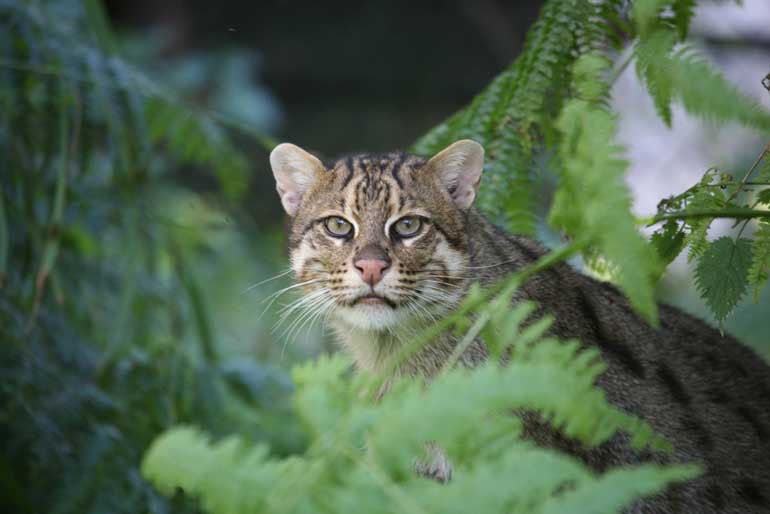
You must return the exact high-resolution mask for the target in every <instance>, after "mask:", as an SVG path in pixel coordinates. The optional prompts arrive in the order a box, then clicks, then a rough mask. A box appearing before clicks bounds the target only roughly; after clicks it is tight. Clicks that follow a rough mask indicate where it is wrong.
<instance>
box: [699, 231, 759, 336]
mask: <svg viewBox="0 0 770 514" xmlns="http://www.w3.org/2000/svg"><path fill="white" fill-rule="evenodd" d="M751 258H752V257H751V241H749V240H748V239H738V240H737V241H733V240H732V238H730V237H728V236H723V237H720V238H719V239H717V240H716V241H714V242H713V243H711V245H710V246H709V247H708V249H707V250H706V251H705V252H704V253H703V255H701V256H700V259H699V261H698V265H697V267H696V268H695V285H696V287H697V288H698V292H700V294H701V296H702V297H703V298H704V299H705V300H706V304H707V305H708V306H709V308H710V309H711V312H712V313H713V314H714V317H715V318H716V319H717V321H719V322H720V323H721V322H723V321H724V320H725V318H727V316H728V315H729V314H730V313H731V312H732V310H733V309H734V308H735V305H736V304H737V303H738V300H740V299H741V297H742V296H743V294H744V293H745V292H746V284H747V280H748V272H749V268H750V266H751Z"/></svg>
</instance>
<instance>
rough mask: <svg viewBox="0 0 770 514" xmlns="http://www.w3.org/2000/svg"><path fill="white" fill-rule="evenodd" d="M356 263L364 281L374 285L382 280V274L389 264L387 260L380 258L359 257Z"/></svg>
mask: <svg viewBox="0 0 770 514" xmlns="http://www.w3.org/2000/svg"><path fill="white" fill-rule="evenodd" d="M354 264H355V266H356V269H357V270H358V273H360V274H361V278H362V279H364V282H366V283H367V284H369V285H370V286H372V287H374V286H375V284H377V282H379V281H380V280H382V275H384V274H385V270H386V269H388V266H389V264H388V263H387V262H385V261H381V260H380V259H359V260H357V261H356V262H355V263H354Z"/></svg>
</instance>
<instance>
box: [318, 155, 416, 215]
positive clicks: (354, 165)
mask: <svg viewBox="0 0 770 514" xmlns="http://www.w3.org/2000/svg"><path fill="white" fill-rule="evenodd" d="M416 161H417V160H416V159H415V158H413V157H410V156H407V155H406V154H391V155H385V156H373V155H361V156H354V157H353V156H351V157H347V158H345V159H341V160H340V161H338V162H337V163H336V164H335V166H334V168H333V169H334V172H335V174H337V175H338V176H339V177H341V188H340V189H341V191H342V192H343V195H342V200H341V205H340V207H342V208H343V209H344V208H345V207H349V208H350V209H351V210H353V211H354V212H356V213H357V214H359V215H361V214H363V213H364V212H371V211H373V210H375V209H376V210H383V208H384V209H387V211H392V210H396V209H398V208H400V207H401V206H403V202H404V193H403V188H404V184H405V183H408V182H409V181H411V171H412V166H413V165H414V164H417V162H416Z"/></svg>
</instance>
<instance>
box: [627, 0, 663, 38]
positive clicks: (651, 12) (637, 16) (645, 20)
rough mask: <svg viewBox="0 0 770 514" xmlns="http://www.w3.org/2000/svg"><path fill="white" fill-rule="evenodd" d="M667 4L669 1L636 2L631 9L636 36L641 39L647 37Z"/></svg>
mask: <svg viewBox="0 0 770 514" xmlns="http://www.w3.org/2000/svg"><path fill="white" fill-rule="evenodd" d="M668 3H670V0H636V1H635V2H634V3H633V6H632V7H631V18H632V19H633V20H634V25H635V26H636V32H637V34H639V35H640V36H641V37H645V36H647V35H648V33H649V31H650V29H651V27H652V26H653V25H655V22H656V21H657V19H658V15H659V12H660V10H661V9H662V8H663V6H665V5H666V4H668Z"/></svg>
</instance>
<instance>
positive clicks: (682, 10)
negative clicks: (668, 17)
mask: <svg viewBox="0 0 770 514" xmlns="http://www.w3.org/2000/svg"><path fill="white" fill-rule="evenodd" d="M695 5H696V0H676V1H675V2H674V3H673V4H672V6H671V8H672V10H673V11H674V20H673V23H674V26H675V27H676V30H677V32H678V33H679V39H680V40H681V41H684V40H685V39H686V38H687V34H688V32H689V31H690V22H691V21H692V18H693V16H695Z"/></svg>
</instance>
